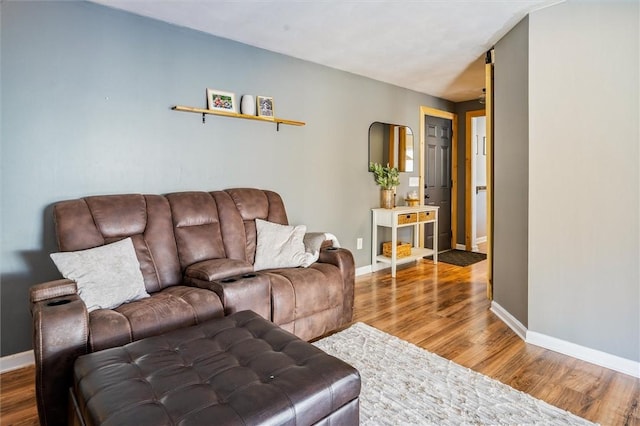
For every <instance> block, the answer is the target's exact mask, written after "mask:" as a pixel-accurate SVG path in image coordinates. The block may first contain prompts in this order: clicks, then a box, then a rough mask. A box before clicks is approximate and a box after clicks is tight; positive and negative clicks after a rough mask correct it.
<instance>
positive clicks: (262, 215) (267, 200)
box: [224, 188, 289, 263]
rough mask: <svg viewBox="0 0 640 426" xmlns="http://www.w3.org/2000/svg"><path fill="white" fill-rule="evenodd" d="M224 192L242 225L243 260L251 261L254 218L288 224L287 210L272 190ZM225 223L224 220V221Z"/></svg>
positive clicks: (253, 240)
mask: <svg viewBox="0 0 640 426" xmlns="http://www.w3.org/2000/svg"><path fill="white" fill-rule="evenodd" d="M224 192H226V193H227V194H228V195H229V197H230V198H231V200H233V203H234V205H235V209H236V211H237V213H238V215H239V220H241V221H242V224H243V227H244V237H245V240H244V241H243V243H244V251H245V260H246V261H247V262H249V263H253V262H254V259H255V254H256V242H257V233H256V219H262V220H266V221H269V222H274V223H279V224H281V225H288V224H289V221H288V220H287V212H286V210H285V208H284V203H283V202H282V198H281V197H280V195H278V194H277V193H275V192H273V191H266V190H262V189H254V188H234V189H227V190H225V191H224ZM225 224H226V221H225Z"/></svg>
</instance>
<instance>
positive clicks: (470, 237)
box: [465, 110, 488, 253]
mask: <svg viewBox="0 0 640 426" xmlns="http://www.w3.org/2000/svg"><path fill="white" fill-rule="evenodd" d="M465 115H466V117H465V118H466V119H465V124H466V126H465V141H466V144H465V145H466V153H465V177H466V179H465V181H466V182H465V183H466V185H465V186H466V188H465V205H466V206H467V208H465V250H467V251H476V252H478V251H479V252H483V253H486V242H487V150H488V146H487V133H486V127H487V126H486V116H485V110H475V111H467V112H466V114H465Z"/></svg>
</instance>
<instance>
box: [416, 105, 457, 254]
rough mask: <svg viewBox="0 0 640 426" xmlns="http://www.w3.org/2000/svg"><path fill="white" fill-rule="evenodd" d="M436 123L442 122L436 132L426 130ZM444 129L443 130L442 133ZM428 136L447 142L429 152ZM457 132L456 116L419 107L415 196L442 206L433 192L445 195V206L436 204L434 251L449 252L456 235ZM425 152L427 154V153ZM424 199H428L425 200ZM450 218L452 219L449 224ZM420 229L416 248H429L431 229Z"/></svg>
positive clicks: (430, 244)
mask: <svg viewBox="0 0 640 426" xmlns="http://www.w3.org/2000/svg"><path fill="white" fill-rule="evenodd" d="M437 119H443V121H441V122H439V124H435V127H436V129H433V128H432V129H431V130H429V126H430V125H432V124H430V123H431V121H434V122H435V121H437ZM438 127H439V130H440V131H439V132H438V129H437V128H438ZM445 128H446V129H447V130H445ZM428 132H431V134H432V135H434V137H435V138H436V139H442V138H441V137H440V136H439V135H445V134H446V136H448V139H449V142H447V145H443V146H441V147H440V148H438V147H435V146H434V147H431V148H429V147H428V146H427V145H428V142H427V137H428V134H429V133H428ZM457 132H458V116H457V115H456V114H454V113H452V112H449V111H443V110H439V109H435V108H430V107H425V106H422V107H420V154H419V156H418V159H419V169H418V170H419V171H420V187H419V196H420V199H421V200H424V202H425V204H432V205H435V204H437V203H439V202H442V201H438V200H437V199H434V198H433V197H434V196H437V195H436V194H435V192H439V193H440V194H443V193H448V197H445V199H446V202H444V203H442V204H438V205H439V207H440V209H439V210H438V231H439V232H438V234H439V235H438V251H442V250H449V249H450V248H452V247H455V245H456V242H455V237H454V236H455V235H456V234H457V223H456V222H457V221H456V220H455V218H456V217H457V210H458V203H457V193H458V192H457V191H458V190H457V188H458V183H457V174H458V173H457V170H458V161H457V156H458V154H457V153H458V143H457V137H456V135H457ZM430 142H432V141H430ZM446 146H448V147H446ZM429 150H430V152H428V151H429ZM429 155H431V157H429ZM431 160H433V164H432V166H431V167H429V169H428V170H427V163H428V162H430V161H431ZM437 164H440V167H438V166H437ZM427 195H428V196H429V198H426V197H427ZM452 218H454V219H453V220H452ZM420 228H421V229H420V246H421V247H433V246H432V240H431V238H432V233H433V231H431V234H428V232H429V229H430V228H431V227H430V226H427V227H425V226H424V225H421V226H420ZM425 228H426V230H425Z"/></svg>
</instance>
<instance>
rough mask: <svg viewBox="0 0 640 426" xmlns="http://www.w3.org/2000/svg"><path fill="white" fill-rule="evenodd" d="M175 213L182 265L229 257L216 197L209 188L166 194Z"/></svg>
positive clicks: (175, 231) (174, 224)
mask: <svg viewBox="0 0 640 426" xmlns="http://www.w3.org/2000/svg"><path fill="white" fill-rule="evenodd" d="M166 198H167V200H168V201H169V205H170V206H171V212H172V216H173V226H174V233H175V236H176V243H177V246H178V257H179V259H180V265H181V267H182V269H183V270H184V269H186V268H187V267H188V266H190V265H192V264H194V263H197V262H201V261H204V260H210V259H222V258H225V257H227V255H226V253H225V248H224V244H223V242H222V233H221V230H220V218H219V217H218V206H217V204H216V200H215V199H214V198H213V196H212V195H211V194H209V193H208V192H197V191H190V192H175V193H172V194H167V195H166Z"/></svg>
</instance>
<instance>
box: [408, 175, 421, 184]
mask: <svg viewBox="0 0 640 426" xmlns="http://www.w3.org/2000/svg"><path fill="white" fill-rule="evenodd" d="M409 186H420V178H419V177H410V178H409Z"/></svg>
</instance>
